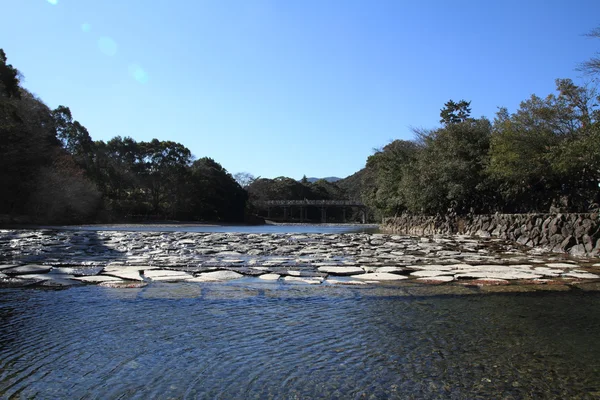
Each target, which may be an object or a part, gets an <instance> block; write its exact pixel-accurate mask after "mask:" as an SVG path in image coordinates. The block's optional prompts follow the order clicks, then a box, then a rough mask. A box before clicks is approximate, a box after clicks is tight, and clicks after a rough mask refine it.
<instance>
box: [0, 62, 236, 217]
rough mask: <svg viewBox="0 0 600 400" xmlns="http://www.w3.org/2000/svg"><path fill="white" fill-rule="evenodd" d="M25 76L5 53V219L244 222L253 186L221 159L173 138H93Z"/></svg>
mask: <svg viewBox="0 0 600 400" xmlns="http://www.w3.org/2000/svg"><path fill="white" fill-rule="evenodd" d="M19 77H20V74H19V72H18V70H17V69H16V68H15V67H13V66H12V65H10V64H9V63H8V60H7V57H6V54H5V53H4V51H2V50H0V186H1V187H2V189H1V192H2V194H1V195H0V222H4V223H7V222H8V223H10V222H34V223H75V222H91V221H123V220H125V219H131V218H133V219H177V220H209V221H242V220H243V219H244V212H245V206H246V198H247V194H246V191H245V190H244V189H242V188H241V187H240V185H238V184H237V182H236V181H235V180H234V179H233V177H232V176H231V175H230V174H229V173H228V172H227V171H226V170H225V169H224V168H223V167H222V166H221V165H220V164H219V163H217V162H215V161H214V160H212V159H210V158H201V159H199V160H196V161H194V160H193V158H192V154H191V152H190V150H189V149H187V148H186V147H185V146H183V145H182V144H179V143H175V142H171V141H162V140H159V139H153V140H152V141H149V142H137V141H136V140H134V139H132V138H129V137H125V138H123V137H119V136H117V137H115V138H113V139H112V140H110V141H108V142H104V141H94V140H92V138H91V136H90V134H89V133H88V131H87V129H86V128H85V127H84V126H83V125H82V124H81V123H79V122H78V121H76V120H74V119H73V116H72V115H71V111H70V110H69V108H68V107H64V106H60V107H58V108H56V109H55V110H51V109H50V108H48V107H47V106H46V105H45V104H44V103H43V102H42V100H40V99H38V98H37V97H35V96H34V95H33V94H31V93H30V92H28V91H27V90H26V89H24V88H23V87H22V86H21V85H20V82H19Z"/></svg>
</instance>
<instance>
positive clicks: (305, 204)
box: [261, 199, 367, 224]
mask: <svg viewBox="0 0 600 400" xmlns="http://www.w3.org/2000/svg"><path fill="white" fill-rule="evenodd" d="M261 204H262V205H263V206H264V207H266V209H267V218H271V209H272V208H275V207H282V208H283V219H284V220H288V219H289V217H290V215H291V214H292V211H293V209H292V207H297V208H299V209H300V221H301V222H302V221H304V220H307V219H308V218H307V210H308V208H309V207H317V208H320V209H321V222H327V208H332V207H337V208H341V209H342V220H343V222H346V209H348V208H358V209H359V210H360V212H361V214H362V223H363V224H366V223H367V207H366V206H365V205H364V204H363V203H361V202H359V201H354V200H306V199H305V200H267V201H264V202H262V203H261Z"/></svg>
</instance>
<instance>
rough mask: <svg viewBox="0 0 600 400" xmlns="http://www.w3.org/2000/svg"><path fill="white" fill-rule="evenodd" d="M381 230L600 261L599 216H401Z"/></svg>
mask: <svg viewBox="0 0 600 400" xmlns="http://www.w3.org/2000/svg"><path fill="white" fill-rule="evenodd" d="M381 230H382V231H384V232H388V233H397V234H409V235H420V236H421V235H434V234H445V235H449V234H463V235H471V236H475V237H484V238H489V237H496V238H499V239H503V240H510V241H514V242H517V243H518V244H521V245H524V246H527V247H532V248H537V249H540V250H542V251H547V252H555V253H568V254H570V255H573V256H589V257H600V214H598V213H588V214H564V213H555V214H534V213H532V214H488V215H486V214H484V215H472V214H471V215H462V216H461V215H456V214H454V215H444V216H441V215H435V216H427V215H400V216H398V217H393V218H387V219H385V220H384V221H383V223H382V225H381Z"/></svg>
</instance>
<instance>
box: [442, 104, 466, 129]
mask: <svg viewBox="0 0 600 400" xmlns="http://www.w3.org/2000/svg"><path fill="white" fill-rule="evenodd" d="M470 105H471V102H470V101H466V100H461V101H459V102H458V103H456V102H454V101H453V100H449V101H448V102H446V104H444V108H442V109H441V110H440V117H442V119H440V123H442V124H444V125H449V124H458V123H461V122H465V121H467V120H468V119H469V117H470V116H471V108H470V107H469V106H470Z"/></svg>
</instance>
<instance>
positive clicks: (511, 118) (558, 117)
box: [488, 79, 600, 212]
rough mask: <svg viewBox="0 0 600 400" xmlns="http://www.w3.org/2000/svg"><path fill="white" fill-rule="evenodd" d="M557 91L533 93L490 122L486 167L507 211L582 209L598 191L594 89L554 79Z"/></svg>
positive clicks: (599, 169) (599, 162)
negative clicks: (543, 95)
mask: <svg viewBox="0 0 600 400" xmlns="http://www.w3.org/2000/svg"><path fill="white" fill-rule="evenodd" d="M556 84H557V91H558V95H554V94H551V95H549V96H547V97H546V98H544V99H542V98H539V97H537V96H535V95H533V96H531V98H530V99H529V100H527V101H524V102H522V103H521V106H520V108H519V109H518V110H517V112H516V113H514V114H509V113H508V111H507V110H506V109H501V110H500V111H499V113H498V115H497V117H496V120H495V122H494V129H493V134H492V141H491V149H490V164H489V168H488V171H489V173H490V175H491V177H492V178H493V179H495V181H496V182H497V186H498V187H499V191H500V193H501V194H502V196H503V199H504V202H505V206H506V207H507V209H508V210H509V211H518V212H527V211H547V210H548V209H549V208H550V206H551V205H553V204H560V205H561V207H563V208H570V209H572V210H576V209H577V210H580V211H584V210H585V209H586V208H587V206H586V204H587V203H588V202H590V201H592V202H593V201H594V200H593V199H594V198H597V194H598V182H599V180H598V179H599V173H600V153H599V151H598V150H600V149H599V145H598V144H597V143H598V142H599V141H600V137H599V136H598V110H597V109H596V108H597V106H596V105H595V102H594V101H593V100H594V99H597V96H596V95H595V94H594V91H593V90H591V89H589V88H585V87H578V86H576V85H574V84H573V82H572V81H571V80H565V79H563V80H561V79H559V80H557V81H556Z"/></svg>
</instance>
